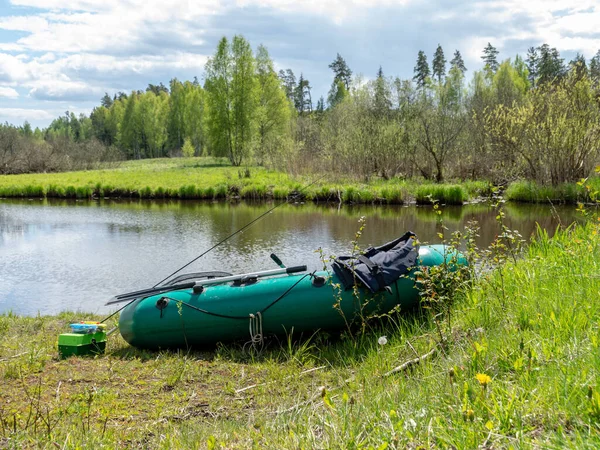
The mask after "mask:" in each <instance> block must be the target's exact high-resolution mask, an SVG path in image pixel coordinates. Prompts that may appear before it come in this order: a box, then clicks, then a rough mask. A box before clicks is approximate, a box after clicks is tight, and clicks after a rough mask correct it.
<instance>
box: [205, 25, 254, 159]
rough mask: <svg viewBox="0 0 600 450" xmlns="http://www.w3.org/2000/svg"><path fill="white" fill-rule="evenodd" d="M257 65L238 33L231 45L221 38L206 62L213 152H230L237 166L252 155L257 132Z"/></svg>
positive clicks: (247, 44)
mask: <svg viewBox="0 0 600 450" xmlns="http://www.w3.org/2000/svg"><path fill="white" fill-rule="evenodd" d="M255 65H256V61H255V59H254V55H253V54H252V50H251V48H250V44H249V43H248V41H246V40H245V39H244V38H243V37H242V36H238V35H236V36H234V37H233V40H232V42H231V44H230V43H229V41H228V40H227V38H223V39H221V41H220V42H219V45H218V47H217V51H216V53H215V55H214V56H213V57H212V58H210V59H209V61H208V63H207V64H206V84H205V88H206V91H207V93H208V101H209V122H208V123H209V133H210V136H211V139H212V148H213V152H214V154H215V155H219V156H224V155H226V156H227V157H228V158H229V160H230V161H231V163H232V164H233V165H235V166H239V165H240V164H241V163H242V161H243V160H244V159H245V158H247V157H249V156H250V154H251V151H252V145H253V142H254V139H255V135H256V127H257V124H256V118H255V114H256V111H257V107H258V97H259V91H258V83H257V79H256V74H255Z"/></svg>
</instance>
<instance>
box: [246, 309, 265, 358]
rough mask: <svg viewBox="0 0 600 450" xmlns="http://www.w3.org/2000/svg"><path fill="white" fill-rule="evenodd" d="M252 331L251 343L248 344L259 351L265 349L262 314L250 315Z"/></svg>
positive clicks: (250, 329)
mask: <svg viewBox="0 0 600 450" xmlns="http://www.w3.org/2000/svg"><path fill="white" fill-rule="evenodd" d="M248 329H249V331H250V342H248V343H249V344H250V345H252V347H254V348H255V349H257V350H258V349H259V348H258V347H259V346H260V348H262V347H263V345H264V343H265V340H264V335H263V327H262V314H261V313H260V311H259V312H257V313H256V314H250V323H249V326H248Z"/></svg>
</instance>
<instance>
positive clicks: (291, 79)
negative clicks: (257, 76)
mask: <svg viewBox="0 0 600 450" xmlns="http://www.w3.org/2000/svg"><path fill="white" fill-rule="evenodd" d="M279 80H280V81H281V85H282V86H283V90H284V91H285V95H286V97H287V98H288V99H289V101H290V102H292V103H295V102H294V98H295V95H296V86H297V85H296V76H295V75H294V72H292V69H287V70H283V69H282V70H280V71H279Z"/></svg>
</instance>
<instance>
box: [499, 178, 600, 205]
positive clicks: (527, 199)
mask: <svg viewBox="0 0 600 450" xmlns="http://www.w3.org/2000/svg"><path fill="white" fill-rule="evenodd" d="M599 190H600V177H593V178H590V179H589V180H588V182H586V183H584V184H582V185H580V184H578V183H563V184H560V185H558V186H545V185H540V184H538V183H535V182H533V181H515V182H513V183H511V184H510V185H509V186H508V188H507V189H506V192H505V194H504V196H505V197H506V199H507V200H510V201H515V202H523V203H571V204H575V203H577V202H589V201H590V192H593V191H596V192H598V191H599Z"/></svg>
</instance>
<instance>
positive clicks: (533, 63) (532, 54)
mask: <svg viewBox="0 0 600 450" xmlns="http://www.w3.org/2000/svg"><path fill="white" fill-rule="evenodd" d="M526 61H527V70H528V71H529V83H530V84H531V87H535V83H536V81H537V77H538V73H537V65H538V61H539V57H538V52H537V49H536V48H535V47H529V49H528V50H527V59H526Z"/></svg>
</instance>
